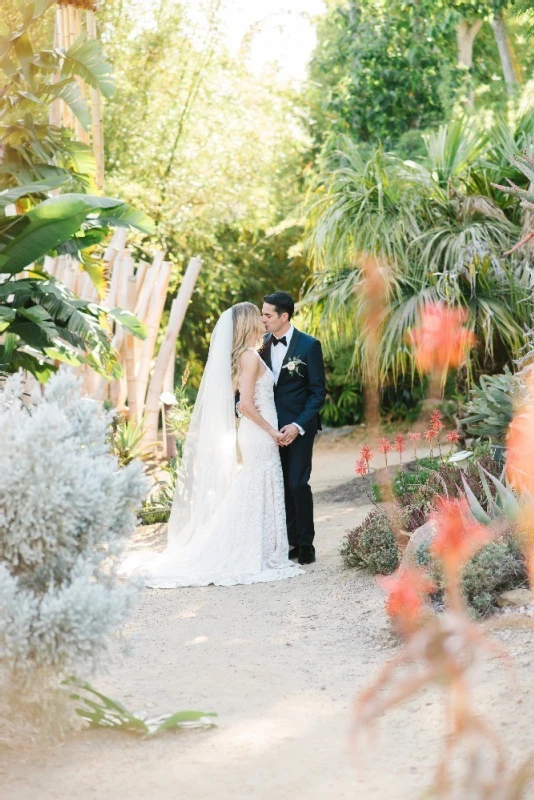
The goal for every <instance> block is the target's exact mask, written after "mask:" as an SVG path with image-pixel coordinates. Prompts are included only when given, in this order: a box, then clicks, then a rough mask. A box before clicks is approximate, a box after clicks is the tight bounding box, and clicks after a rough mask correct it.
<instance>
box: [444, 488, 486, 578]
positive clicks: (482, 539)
mask: <svg viewBox="0 0 534 800" xmlns="http://www.w3.org/2000/svg"><path fill="white" fill-rule="evenodd" d="M430 519H431V520H432V521H433V522H435V523H436V526H437V534H436V536H435V538H434V541H433V542H432V553H433V554H434V555H435V556H437V557H438V558H440V559H441V561H442V562H443V565H444V566H445V568H446V569H448V570H452V571H457V570H459V569H460V567H462V566H463V565H464V564H465V563H466V561H468V560H469V559H470V558H471V556H472V555H474V554H475V553H476V551H477V550H480V548H481V547H483V546H484V545H485V544H486V543H487V542H488V541H489V540H490V539H491V536H490V534H489V531H488V529H487V528H486V527H485V526H484V525H481V524H480V523H478V522H475V521H474V520H473V519H472V518H471V517H470V516H469V506H468V503H467V500H466V499H465V498H462V499H460V500H451V499H449V498H445V497H440V498H438V501H437V503H436V510H435V512H434V513H433V514H431V515H430Z"/></svg>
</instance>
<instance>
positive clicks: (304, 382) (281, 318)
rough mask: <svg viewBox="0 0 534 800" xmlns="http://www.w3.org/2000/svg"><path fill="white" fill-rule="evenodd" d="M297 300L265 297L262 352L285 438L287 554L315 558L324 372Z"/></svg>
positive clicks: (276, 295)
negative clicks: (315, 474) (314, 472)
mask: <svg viewBox="0 0 534 800" xmlns="http://www.w3.org/2000/svg"><path fill="white" fill-rule="evenodd" d="M294 310H295V303H294V302H293V299H292V297H291V295H289V294H288V293H287V292H275V293H274V294H269V295H267V296H266V297H264V302H263V309H262V321H263V324H264V325H265V329H266V331H267V334H266V335H265V338H264V342H263V347H262V349H261V350H260V355H261V357H262V358H263V360H264V361H265V363H266V364H267V365H268V366H269V367H270V369H271V370H272V372H273V375H274V381H275V388H274V400H275V404H276V411H277V413H278V423H279V425H280V431H281V433H282V434H283V438H282V439H281V440H280V444H281V448H280V457H281V460H282V470H283V473H284V489H285V503H286V517H287V535H288V540H289V558H298V562H299V564H312V563H313V562H314V561H315V548H314V546H313V539H314V536H315V529H314V524H313V498H312V491H311V488H310V485H309V480H310V475H311V468H312V450H313V442H314V439H315V436H316V434H317V431H318V430H320V429H321V421H320V418H319V411H320V410H321V408H322V407H323V405H324V401H325V396H326V389H325V373H324V364H323V354H322V351H321V344H320V342H319V341H318V340H317V339H314V338H313V336H308V334H306V333H302V332H301V331H298V330H297V329H296V328H294V327H293V325H292V324H291V317H292V316H293V313H294Z"/></svg>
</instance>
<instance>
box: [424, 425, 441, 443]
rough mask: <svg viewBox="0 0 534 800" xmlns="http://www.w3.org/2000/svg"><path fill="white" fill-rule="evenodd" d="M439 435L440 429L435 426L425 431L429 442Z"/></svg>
mask: <svg viewBox="0 0 534 800" xmlns="http://www.w3.org/2000/svg"><path fill="white" fill-rule="evenodd" d="M437 436H438V431H437V430H436V429H435V428H429V429H428V430H427V431H425V439H426V441H427V442H433V441H434V439H435V438H436V437H437Z"/></svg>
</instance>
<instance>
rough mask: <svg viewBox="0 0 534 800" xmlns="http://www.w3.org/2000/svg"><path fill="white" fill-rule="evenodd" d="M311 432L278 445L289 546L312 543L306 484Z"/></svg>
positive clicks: (311, 510)
mask: <svg viewBox="0 0 534 800" xmlns="http://www.w3.org/2000/svg"><path fill="white" fill-rule="evenodd" d="M314 439H315V432H313V433H312V432H309V433H305V434H304V436H297V438H296V439H295V441H294V442H292V443H291V444H290V445H289V447H281V448H280V458H281V460H282V471H283V473H284V489H285V502H286V519H287V538H288V540H289V544H290V546H291V547H302V546H303V545H308V546H310V547H312V546H313V538H314V536H315V528H314V525H313V497H312V491H311V488H310V485H309V480H310V476H311V469H312V451H313V441H314Z"/></svg>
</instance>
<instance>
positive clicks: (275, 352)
mask: <svg viewBox="0 0 534 800" xmlns="http://www.w3.org/2000/svg"><path fill="white" fill-rule="evenodd" d="M294 330H295V328H294V327H293V325H291V327H290V328H289V330H288V332H287V333H284V336H285V337H286V344H284V343H283V342H279V343H278V344H277V345H276V346H275V345H273V343H272V342H271V366H272V368H273V376H274V382H275V384H276V383H278V379H279V378H280V372H281V371H282V364H283V363H284V358H285V357H286V355H287V351H288V349H289V345H290V342H291V337H292V336H293V331H294ZM273 336H274V334H273ZM276 338H278V337H276ZM280 338H282V337H280ZM293 425H297V423H296V422H294V423H293ZM297 428H298V429H299V433H300V435H301V436H304V434H305V432H306V431H305V430H304V428H301V426H300V425H297Z"/></svg>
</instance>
